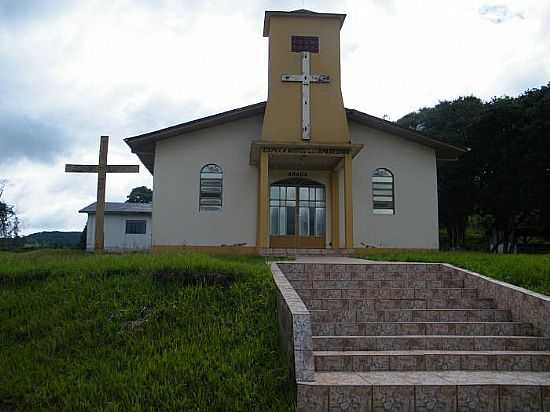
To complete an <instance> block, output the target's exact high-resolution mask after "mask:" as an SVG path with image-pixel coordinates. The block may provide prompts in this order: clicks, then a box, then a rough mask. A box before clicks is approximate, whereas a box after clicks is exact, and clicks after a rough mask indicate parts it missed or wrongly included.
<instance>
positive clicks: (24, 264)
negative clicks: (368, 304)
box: [0, 251, 294, 411]
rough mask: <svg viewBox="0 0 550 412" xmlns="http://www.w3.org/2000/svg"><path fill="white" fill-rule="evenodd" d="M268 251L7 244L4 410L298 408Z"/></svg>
mask: <svg viewBox="0 0 550 412" xmlns="http://www.w3.org/2000/svg"><path fill="white" fill-rule="evenodd" d="M275 308H276V295H275V287H274V285H273V283H272V280H271V275H270V272H269V269H268V267H267V266H266V265H265V263H264V261H263V259H261V258H238V257H233V258H229V257H227V258H214V257H208V256H204V255H198V254H162V255H148V254H127V255H104V256H90V255H84V254H82V253H79V252H66V251H36V252H29V253H7V252H0V365H1V372H0V410H25V411H30V410H33V411H36V410H75V411H76V410H78V411H84V410H90V411H91V410H93V411H97V410H105V411H107V410H108V411H128V410H132V411H134V410H135V411H140V410H162V411H170V410H178V411H179V410H214V411H215V410H235V411H249V410H258V411H269V410H289V409H293V408H294V405H293V393H292V389H291V388H292V386H291V385H290V383H289V381H288V379H287V376H286V367H285V363H284V360H283V359H282V358H281V355H280V353H279V347H278V332H277V320H276V310H275Z"/></svg>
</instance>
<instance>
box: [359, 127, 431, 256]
mask: <svg viewBox="0 0 550 412" xmlns="http://www.w3.org/2000/svg"><path fill="white" fill-rule="evenodd" d="M350 133H351V140H352V143H359V144H364V145H365V146H364V148H363V150H361V152H359V154H358V155H357V156H356V157H355V158H354V160H353V221H354V247H357V248H359V247H364V246H365V245H369V246H376V247H386V248H427V249H437V248H438V247H439V228H438V206H437V168H436V154H435V151H434V150H433V149H431V148H430V147H427V146H424V145H420V144H418V143H414V142H410V141H407V140H405V139H402V138H400V137H397V136H393V135H391V134H388V133H385V132H382V131H379V130H375V129H371V128H369V127H366V126H363V125H360V124H357V123H355V122H350ZM377 168H386V169H388V170H390V171H391V172H392V173H393V175H394V188H395V189H394V196H395V197H394V201H395V214H388V215H384V214H374V213H373V199H372V173H373V172H374V171H375V170H376V169H377Z"/></svg>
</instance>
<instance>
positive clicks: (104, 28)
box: [0, 0, 550, 232]
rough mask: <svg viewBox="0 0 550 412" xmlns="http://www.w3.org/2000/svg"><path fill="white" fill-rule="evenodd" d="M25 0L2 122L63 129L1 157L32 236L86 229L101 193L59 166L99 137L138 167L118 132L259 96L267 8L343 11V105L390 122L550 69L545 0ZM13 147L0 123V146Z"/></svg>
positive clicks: (5, 48)
mask: <svg viewBox="0 0 550 412" xmlns="http://www.w3.org/2000/svg"><path fill="white" fill-rule="evenodd" d="M24 3H25V5H26V7H25V9H24V10H15V9H13V10H10V11H9V13H5V14H4V17H3V15H2V13H1V11H2V10H0V75H1V76H2V82H0V114H2V115H3V116H0V119H1V118H4V117H6V116H8V115H13V114H14V113H15V114H17V115H18V118H24V117H25V116H27V117H28V118H32V119H36V120H37V121H40V122H42V123H44V124H48V125H53V126H52V128H51V130H59V129H62V132H63V139H64V140H63V141H64V144H62V145H59V142H58V141H57V140H55V139H53V140H48V138H47V136H46V135H45V133H46V132H40V131H39V132H36V133H44V136H42V135H38V137H37V136H36V135H34V136H31V137H32V139H31V138H29V139H30V140H29V141H30V142H34V141H36V139H37V138H42V142H43V145H44V150H45V151H46V150H49V149H52V150H53V148H54V146H52V144H53V143H51V142H53V141H55V143H56V146H55V150H54V151H53V154H50V156H49V157H48V159H47V160H44V159H42V158H40V157H36V156H35V155H34V154H33V152H35V151H33V150H27V151H25V150H20V148H21V144H20V145H19V146H18V147H19V149H18V150H19V152H18V153H23V154H20V155H19V156H20V157H17V158H10V160H9V161H5V162H4V163H1V162H0V177H7V178H9V179H10V182H11V184H10V186H9V187H8V189H7V191H6V194H5V196H6V198H7V199H8V200H9V201H10V202H11V203H15V205H16V207H17V210H18V212H19V213H20V214H21V216H22V218H23V221H24V224H25V232H31V231H35V230H41V229H77V230H80V229H81V227H82V226H83V224H84V218H83V216H79V215H78V214H77V213H76V212H77V210H78V209H79V208H81V207H83V206H85V205H86V204H87V203H89V202H92V201H93V200H94V198H95V180H94V179H95V178H94V176H91V175H90V176H85V175H66V174H65V173H64V172H63V164H64V163H66V162H79V163H95V162H96V161H97V146H98V139H99V136H100V135H102V134H108V135H110V136H111V150H110V157H109V160H110V161H111V162H113V163H136V162H138V159H137V158H136V157H135V156H134V155H132V154H131V153H130V151H129V149H128V148H127V147H126V145H125V144H124V143H123V142H122V138H124V137H128V136H132V135H136V134H140V133H143V132H146V131H151V130H155V129H158V128H161V127H166V126H169V125H172V124H176V123H180V122H184V121H188V120H191V119H193V118H197V117H201V116H204V115H208V114H212V113H216V112H219V111H223V110H228V109H231V108H235V107H239V106H243V105H246V104H250V103H255V102H257V101H260V100H263V99H265V97H266V95H267V39H265V38H263V37H262V35H261V30H262V23H263V11H264V10H265V9H286V10H289V9H294V8H302V7H305V8H309V9H313V10H317V11H334V12H345V13H347V14H348V18H347V19H346V22H345V25H344V27H343V30H342V82H343V83H342V89H343V95H344V100H345V103H346V106H348V107H353V108H357V109H359V110H363V111H366V112H369V113H372V114H374V115H378V116H382V115H385V114H387V115H389V117H390V118H391V119H392V120H396V119H398V118H399V117H401V116H403V115H405V114H406V113H408V112H410V111H412V110H416V109H418V108H419V107H422V106H429V105H433V104H435V103H437V101H438V100H443V99H452V98H455V97H458V96H460V95H467V94H474V95H477V96H479V97H482V98H485V99H488V98H491V97H492V96H495V95H497V96H498V95H503V94H511V95H515V94H518V93H520V92H521V91H523V90H524V89H526V88H529V87H537V86H540V85H541V84H544V83H547V82H548V80H549V78H550V55H549V54H548V53H547V51H548V50H550V29H549V28H548V27H547V26H546V25H545V23H546V22H547V21H548V19H549V18H550V4H548V2H541V1H538V0H525V1H519V0H516V1H512V0H502V1H498V2H493V1H475V0H466V1H454V2H451V1H441V0H425V1H421V0H385V1H381V0H371V1H361V0H347V1H342V2H340V3H338V5H337V6H334V4H333V2H328V1H325V0H323V1H313V0H307V1H301V0H289V1H283V2H281V1H264V2H261V1H260V2H258V1H252V0H244V1H234V2H224V1H213V0H211V1H204V2H194V1H176V0H163V1H155V2H149V1H140V2H136V1H129V0H118V1H112V2H107V3H106V2H103V1H101V2H100V1H87V2H78V3H70V2H68V3H65V6H63V7H59V6H51V7H50V8H49V9H46V8H44V7H43V8H42V9H41V10H40V15H39V16H37V15H33V13H38V11H35V9H34V8H33V7H32V2H29V1H25V2H24ZM41 4H42V3H41ZM48 4H49V5H56V4H57V3H56V2H49V3H48ZM68 4H71V7H69V6H68ZM5 16H8V17H9V16H12V17H11V20H10V24H2V23H3V22H2V18H4V19H5V18H6V17H5ZM13 16H16V18H15V17H13ZM33 16H35V17H34V18H33ZM48 130H49V129H48ZM51 133H54V132H51ZM54 134H55V133H54ZM33 139H34V140H33ZM15 147H16V146H15V145H14V144H13V138H10V139H7V137H6V135H5V134H2V131H1V130H0V153H1V152H2V151H7V150H10V149H11V150H12V151H13V150H15ZM6 157H7V156H4V158H6ZM142 169H143V171H142V172H141V173H140V174H139V175H136V176H133V175H112V176H109V177H108V195H107V197H108V200H111V201H115V200H124V198H125V196H126V195H127V194H128V192H129V191H130V189H131V188H132V187H134V186H138V185H143V184H146V185H149V186H151V184H152V179H151V177H150V176H149V174H148V172H146V171H145V169H144V168H143V167H142Z"/></svg>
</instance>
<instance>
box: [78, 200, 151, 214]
mask: <svg viewBox="0 0 550 412" xmlns="http://www.w3.org/2000/svg"><path fill="white" fill-rule="evenodd" d="M95 209H96V202H94V203H92V204H91V205H88V206H86V207H85V208H84V209H80V210H79V211H78V213H88V214H95ZM131 213H138V214H147V215H150V214H152V213H153V204H152V203H125V202H105V214H111V215H123V214H124V215H125V214H131Z"/></svg>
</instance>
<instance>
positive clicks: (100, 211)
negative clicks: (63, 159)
mask: <svg viewBox="0 0 550 412" xmlns="http://www.w3.org/2000/svg"><path fill="white" fill-rule="evenodd" d="M108 148H109V136H101V141H100V144H99V164H97V165H74V164H66V165H65V172H66V173H97V203H96V206H95V251H96V252H99V253H101V252H102V251H103V249H104V247H105V241H104V231H103V228H104V216H105V185H106V182H107V173H139V165H108V164H107V151H108Z"/></svg>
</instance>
